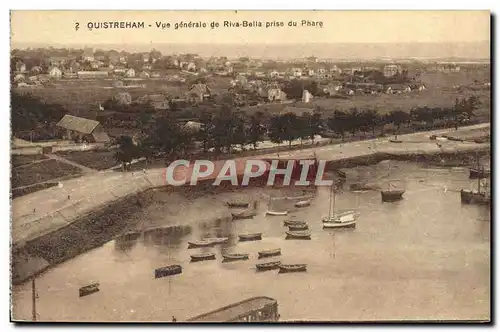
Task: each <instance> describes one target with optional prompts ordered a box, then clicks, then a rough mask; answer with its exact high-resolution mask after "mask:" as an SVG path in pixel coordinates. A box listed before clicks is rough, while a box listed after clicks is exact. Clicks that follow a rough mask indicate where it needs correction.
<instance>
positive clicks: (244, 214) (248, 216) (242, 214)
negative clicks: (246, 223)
mask: <svg viewBox="0 0 500 332" xmlns="http://www.w3.org/2000/svg"><path fill="white" fill-rule="evenodd" d="M231 217H232V218H233V220H238V219H252V218H253V217H255V212H254V211H252V212H250V211H244V212H236V213H235V212H232V213H231Z"/></svg>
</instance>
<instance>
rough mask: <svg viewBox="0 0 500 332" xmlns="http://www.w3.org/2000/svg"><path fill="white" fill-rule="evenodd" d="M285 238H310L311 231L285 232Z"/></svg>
mask: <svg viewBox="0 0 500 332" xmlns="http://www.w3.org/2000/svg"><path fill="white" fill-rule="evenodd" d="M285 233H286V239H287V240H310V239H311V233H299V232H285Z"/></svg>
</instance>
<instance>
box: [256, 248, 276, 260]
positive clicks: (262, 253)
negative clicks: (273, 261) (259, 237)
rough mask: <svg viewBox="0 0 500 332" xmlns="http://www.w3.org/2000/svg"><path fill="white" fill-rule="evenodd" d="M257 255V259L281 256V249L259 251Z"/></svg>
mask: <svg viewBox="0 0 500 332" xmlns="http://www.w3.org/2000/svg"><path fill="white" fill-rule="evenodd" d="M258 255H259V259H261V258H266V257H275V256H281V249H279V250H274V251H259V253H258Z"/></svg>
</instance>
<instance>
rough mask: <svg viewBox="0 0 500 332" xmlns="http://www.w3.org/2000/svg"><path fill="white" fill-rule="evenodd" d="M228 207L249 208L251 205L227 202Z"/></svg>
mask: <svg viewBox="0 0 500 332" xmlns="http://www.w3.org/2000/svg"><path fill="white" fill-rule="evenodd" d="M227 206H229V207H231V208H244V209H246V208H248V207H249V206H250V203H248V202H227Z"/></svg>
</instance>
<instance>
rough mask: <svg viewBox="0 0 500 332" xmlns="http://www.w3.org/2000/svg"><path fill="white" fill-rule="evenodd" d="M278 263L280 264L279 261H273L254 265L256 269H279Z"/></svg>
mask: <svg viewBox="0 0 500 332" xmlns="http://www.w3.org/2000/svg"><path fill="white" fill-rule="evenodd" d="M280 265H281V262H280V261H275V262H268V263H261V264H255V267H256V268H257V271H269V270H275V269H279V267H280Z"/></svg>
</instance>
